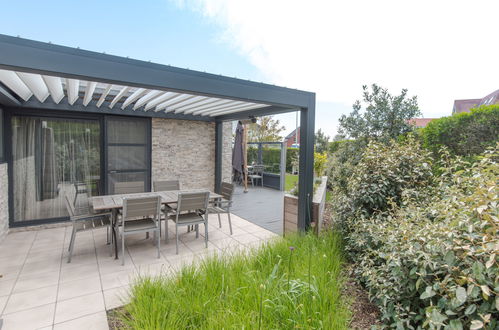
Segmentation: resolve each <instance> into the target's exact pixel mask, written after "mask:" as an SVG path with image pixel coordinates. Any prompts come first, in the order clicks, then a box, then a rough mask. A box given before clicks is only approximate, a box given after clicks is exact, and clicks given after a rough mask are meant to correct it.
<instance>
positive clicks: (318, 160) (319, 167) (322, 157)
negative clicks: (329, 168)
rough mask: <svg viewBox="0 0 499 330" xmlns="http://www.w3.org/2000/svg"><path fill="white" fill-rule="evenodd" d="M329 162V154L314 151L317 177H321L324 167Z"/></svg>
mask: <svg viewBox="0 0 499 330" xmlns="http://www.w3.org/2000/svg"><path fill="white" fill-rule="evenodd" d="M326 162H327V154H326V153H325V152H324V153H322V154H321V153H318V152H314V171H315V175H316V176H317V177H321V176H322V175H323V174H324V167H325V166H326Z"/></svg>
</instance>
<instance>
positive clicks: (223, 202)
mask: <svg viewBox="0 0 499 330" xmlns="http://www.w3.org/2000/svg"><path fill="white" fill-rule="evenodd" d="M233 194H234V184H232V183H227V182H222V186H221V191H220V195H222V196H223V198H222V199H220V200H217V201H214V202H213V203H211V204H210V206H209V207H208V213H216V214H217V215H218V225H219V226H220V228H222V221H221V219H220V214H224V213H226V214H227V217H228V218H229V228H230V234H231V235H232V221H231V220H230V207H231V206H232V195H233Z"/></svg>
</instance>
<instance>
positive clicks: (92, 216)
mask: <svg viewBox="0 0 499 330" xmlns="http://www.w3.org/2000/svg"><path fill="white" fill-rule="evenodd" d="M111 215H112V214H111V212H104V213H96V214H82V215H75V216H72V217H71V221H81V220H89V219H95V218H101V217H111Z"/></svg>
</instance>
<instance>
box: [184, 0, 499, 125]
mask: <svg viewBox="0 0 499 330" xmlns="http://www.w3.org/2000/svg"><path fill="white" fill-rule="evenodd" d="M177 3H179V4H181V5H182V6H185V7H187V8H190V9H191V10H196V11H199V12H200V13H202V14H203V15H204V16H206V17H207V18H208V19H210V20H213V21H214V22H215V23H216V24H219V25H220V26H221V27H222V30H223V33H222V35H221V36H220V38H221V39H222V40H223V41H224V42H227V43H229V44H230V45H232V46H233V47H234V48H235V49H236V50H237V51H238V52H240V53H241V54H242V55H244V56H246V57H247V58H248V59H249V60H250V61H251V63H252V64H253V65H255V66H256V67H257V68H258V69H259V70H261V71H262V73H263V74H264V75H265V77H266V78H267V79H268V81H270V82H272V83H275V84H278V85H283V86H289V87H294V88H300V89H305V90H309V91H314V92H316V93H317V99H318V101H321V102H324V103H325V104H327V103H328V102H332V103H341V104H344V105H345V106H348V107H350V105H351V104H352V103H353V102H354V101H355V99H357V98H359V97H360V95H361V86H362V85H363V84H371V83H378V84H381V85H382V86H385V87H388V88H389V89H390V90H391V91H392V92H393V93H398V91H399V90H400V89H402V88H408V89H409V94H410V95H418V98H419V103H420V107H421V109H422V111H423V113H424V115H425V116H426V117H434V116H435V117H438V116H444V115H449V114H450V112H451V109H452V103H453V101H454V99H459V98H478V97H483V96H485V95H486V94H488V93H490V92H492V91H493V90H495V89H498V88H499V83H498V81H497V76H498V65H497V63H498V60H497V54H498V53H499V52H498V50H499V43H498V42H497V35H498V28H497V17H498V16H497V15H498V14H497V13H498V12H499V2H497V1H479V0H477V1H458V0H454V1H447V0H445V1H444V0H441V1H435V0H432V1H426V0H420V1H410V2H409V1H402V0H394V1H384V0H378V1H372V0H366V1H355V0H351V1H312V0H310V1H292V0H251V1H231V0H192V1H191V0H186V1H182V0H177ZM345 106H344V107H340V108H343V110H342V111H345V110H344V109H345ZM318 111H320V112H321V113H322V117H324V115H325V114H327V113H328V112H335V111H337V110H335V108H334V107H331V108H318ZM331 114H332V113H331ZM332 117H334V118H337V117H338V116H337V114H334V115H333V114H332ZM317 124H318V125H317V126H318V127H321V125H323V123H317Z"/></svg>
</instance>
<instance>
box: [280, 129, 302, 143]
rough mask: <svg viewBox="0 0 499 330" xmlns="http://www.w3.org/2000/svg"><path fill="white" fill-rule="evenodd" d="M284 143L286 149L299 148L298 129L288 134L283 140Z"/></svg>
mask: <svg viewBox="0 0 499 330" xmlns="http://www.w3.org/2000/svg"><path fill="white" fill-rule="evenodd" d="M284 143H286V147H288V148H291V147H299V146H300V128H299V127H298V128H296V129H295V130H293V132H291V133H289V134H288V135H287V136H286V137H285V138H284Z"/></svg>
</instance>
